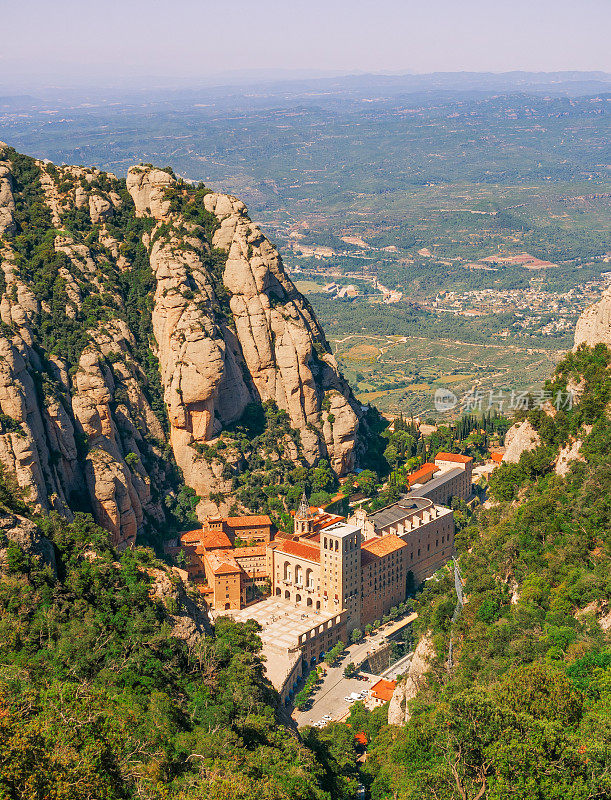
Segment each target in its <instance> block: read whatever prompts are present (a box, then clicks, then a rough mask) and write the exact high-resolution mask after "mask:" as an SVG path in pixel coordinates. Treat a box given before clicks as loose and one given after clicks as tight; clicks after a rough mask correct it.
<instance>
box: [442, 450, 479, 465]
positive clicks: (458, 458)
mask: <svg viewBox="0 0 611 800" xmlns="http://www.w3.org/2000/svg"><path fill="white" fill-rule="evenodd" d="M437 459H439V460H440V461H455V462H456V463H457V464H468V463H469V462H470V461H473V459H472V458H471V456H463V455H461V454H460V453H437V455H436V456H435V461H437Z"/></svg>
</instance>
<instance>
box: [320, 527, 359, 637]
mask: <svg viewBox="0 0 611 800" xmlns="http://www.w3.org/2000/svg"><path fill="white" fill-rule="evenodd" d="M361 542H362V538H361V529H360V528H358V527H356V525H348V524H346V523H345V522H338V523H336V524H335V525H331V526H330V527H328V528H325V529H324V530H323V531H321V534H320V584H321V587H320V588H321V590H322V595H323V604H324V605H323V607H324V609H325V610H326V611H332V612H333V611H339V610H341V609H345V610H346V611H347V612H348V615H347V618H346V627H347V631H348V633H351V632H352V631H353V630H354V629H355V628H360V626H361Z"/></svg>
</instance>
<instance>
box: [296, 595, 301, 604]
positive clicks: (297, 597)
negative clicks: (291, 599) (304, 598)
mask: <svg viewBox="0 0 611 800" xmlns="http://www.w3.org/2000/svg"><path fill="white" fill-rule="evenodd" d="M295 602H296V603H301V595H300V594H296V595H295Z"/></svg>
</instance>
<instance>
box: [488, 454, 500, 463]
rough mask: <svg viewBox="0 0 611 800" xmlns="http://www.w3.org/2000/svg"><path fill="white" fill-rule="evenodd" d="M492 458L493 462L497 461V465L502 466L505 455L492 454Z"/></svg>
mask: <svg viewBox="0 0 611 800" xmlns="http://www.w3.org/2000/svg"><path fill="white" fill-rule="evenodd" d="M490 458H491V459H492V460H493V461H496V463H497V464H500V463H501V461H502V460H503V453H496V452H494V453H490Z"/></svg>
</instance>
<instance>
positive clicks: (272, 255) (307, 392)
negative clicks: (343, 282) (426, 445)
mask: <svg viewBox="0 0 611 800" xmlns="http://www.w3.org/2000/svg"><path fill="white" fill-rule="evenodd" d="M0 258H1V268H2V269H1V273H0V293H1V298H0V318H1V321H2V324H1V328H0V409H1V413H0V426H1V427H0V461H1V463H2V464H3V465H4V466H5V467H6V468H7V469H8V470H10V471H11V472H13V473H14V474H15V475H16V477H17V480H18V483H19V485H20V486H21V487H22V488H24V489H25V490H27V491H28V493H29V494H28V498H29V501H30V502H31V504H32V507H33V508H34V509H35V510H41V511H48V510H51V509H54V510H56V511H58V512H59V513H60V514H62V515H64V516H65V517H67V518H68V519H70V518H71V517H72V514H73V513H74V511H76V510H91V511H92V512H93V515H94V517H95V519H96V521H97V522H98V523H99V524H101V525H102V526H104V527H105V528H106V529H108V530H109V531H111V533H112V534H113V537H114V541H115V543H117V544H119V545H123V544H125V543H129V542H133V541H134V538H135V536H136V533H137V532H138V531H143V530H146V529H160V528H163V527H164V526H167V524H168V514H171V513H173V512H175V511H176V510H178V511H179V512H180V511H181V509H182V508H183V507H186V508H187V511H188V510H189V508H188V507H189V504H190V500H189V495H188V493H187V494H185V492H184V490H183V491H182V492H181V486H182V485H183V484H182V482H183V479H184V483H185V484H186V486H187V487H190V488H191V489H192V490H193V491H194V492H195V494H196V495H197V496H198V497H200V498H202V501H201V503H200V505H199V512H200V514H202V513H204V512H206V511H216V510H217V509H218V508H219V506H220V507H221V508H222V509H223V510H224V509H226V508H227V503H226V502H225V501H226V498H227V495H228V494H229V492H230V491H232V490H233V491H234V492H235V490H236V488H238V486H239V485H240V476H241V475H243V474H245V473H248V472H249V471H252V470H253V469H255V468H256V467H257V465H259V466H260V464H267V467H268V471H269V470H272V468H275V472H274V473H273V474H269V475H266V476H265V478H266V479H267V482H269V483H272V484H276V485H279V484H282V483H283V482H285V483H286V482H287V476H288V474H289V473H290V470H291V469H294V468H298V467H302V468H305V469H306V470H307V469H308V468H310V467H312V466H313V465H315V464H316V463H317V462H318V460H319V459H323V460H325V461H327V462H328V463H329V465H330V467H331V469H332V470H333V471H334V472H335V473H336V474H341V473H343V472H345V471H347V470H349V469H350V468H351V467H353V466H354V464H355V460H356V458H357V457H358V455H359V453H360V452H362V450H363V441H362V434H363V433H364V431H365V430H366V423H365V422H364V420H363V412H362V410H361V407H360V405H359V404H358V403H357V402H356V401H355V399H354V397H353V396H352V394H351V392H350V389H349V387H348V385H347V383H346V381H345V380H344V379H343V378H342V376H341V374H340V373H339V370H338V368H337V365H336V363H335V360H334V358H333V356H332V355H331V354H330V351H329V347H328V345H327V342H326V340H325V337H324V334H323V332H322V330H321V328H320V326H319V325H318V323H317V321H316V319H315V317H314V314H313V312H312V310H311V308H310V306H309V305H308V303H307V302H306V301H305V300H304V298H303V297H302V296H301V295H300V294H299V292H297V290H296V289H295V287H294V286H293V284H292V283H291V281H290V280H289V278H288V277H287V275H286V273H285V272H284V269H283V266H282V262H281V260H280V257H279V256H278V253H277V251H276V250H275V249H274V248H273V246H272V245H271V244H270V243H269V241H268V240H267V239H266V238H265V237H264V235H263V234H262V233H261V231H260V229H259V228H258V227H257V226H256V225H254V224H253V223H252V222H251V221H250V219H249V218H248V215H247V213H246V209H245V207H244V205H243V204H242V203H241V202H240V201H239V200H236V199H235V198H233V197H229V196H227V195H219V194H215V193H212V192H210V191H209V190H208V189H206V188H205V187H204V186H203V185H198V186H191V185H188V184H186V183H184V182H183V181H180V180H178V179H176V178H175V176H174V175H173V174H172V171H171V170H159V169H154V168H153V167H151V166H150V165H146V166H139V167H133V168H132V169H130V171H129V174H128V177H127V180H126V181H125V180H120V179H117V178H116V177H114V176H113V175H110V174H107V173H103V172H100V171H99V170H97V169H86V168H82V167H65V166H64V167H56V166H54V165H52V164H49V163H42V162H38V161H35V160H34V159H32V158H29V157H27V156H23V155H20V154H18V153H16V152H15V151H14V150H12V149H11V148H9V147H8V146H6V145H0ZM261 404H265V408H266V409H267V411H266V413H267V415H269V414H272V416H273V414H274V413H275V411H274V410H275V409H278V410H280V411H281V412H284V414H285V422H284V424H283V425H282V426H281V427H282V431H281V434H280V435H279V436H278V437H277V438H276V440H275V441H274V442H273V443H271V444H270V443H268V445H267V446H266V447H264V448H263V449H262V450H261V449H258V450H256V452H255V450H254V449H253V446H252V444H251V445H250V446H249V444H248V442H245V441H244V439H245V437H244V435H242V436H241V437H240V434H244V432H246V433H248V432H249V429H248V427H247V426H246V427H244V426H242V427H240V423H241V421H242V419H243V418H244V417H247V418H248V419H250V418H251V417H252V412H253V407H254V408H257V407H260V406H261ZM264 427H265V425H264ZM236 432H237V434H236ZM246 438H248V437H246ZM270 465H271V466H270ZM274 465H275V467H274ZM176 467H178V469H177V468H176ZM258 482H259V483H265V480H263V479H260V480H259V481H258ZM236 496H237V497H238V498H240V497H242V496H244V497H247V496H248V492H244V493H243V495H240V494H239V493H238V494H237V495H236Z"/></svg>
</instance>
